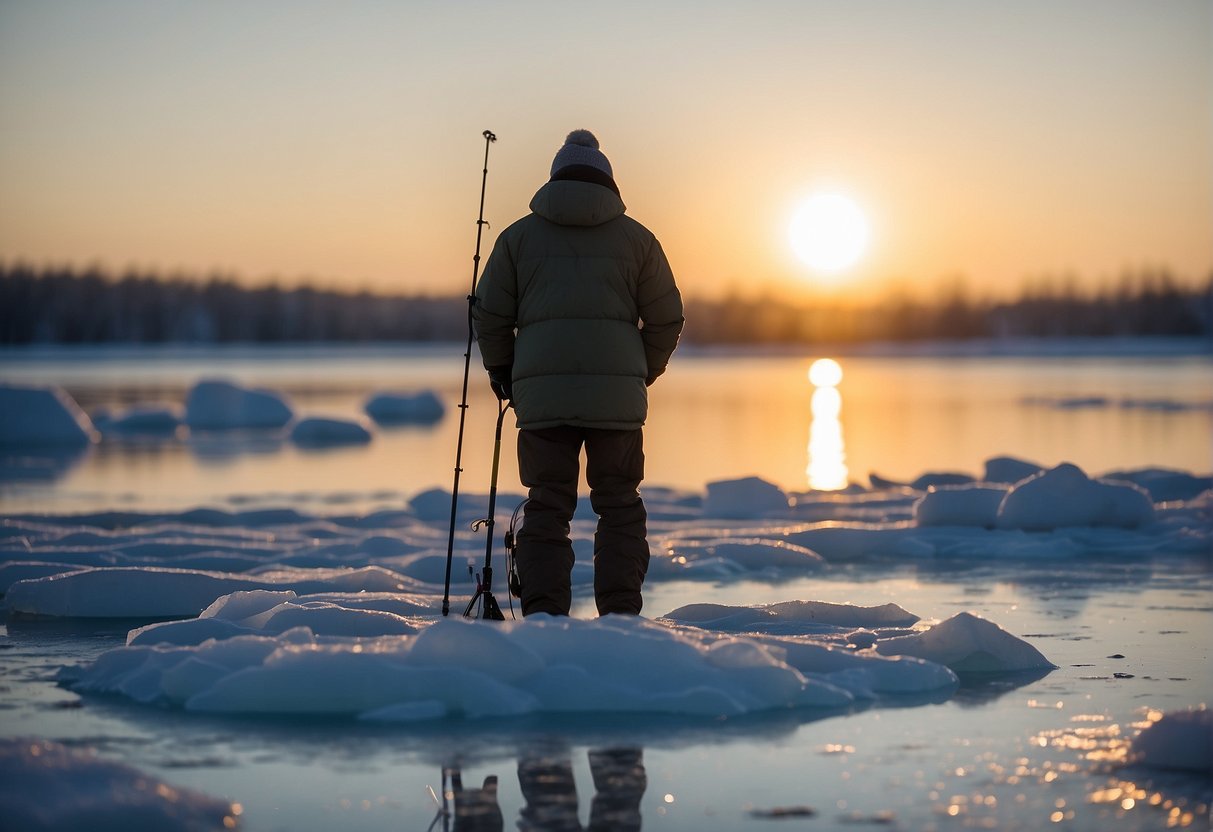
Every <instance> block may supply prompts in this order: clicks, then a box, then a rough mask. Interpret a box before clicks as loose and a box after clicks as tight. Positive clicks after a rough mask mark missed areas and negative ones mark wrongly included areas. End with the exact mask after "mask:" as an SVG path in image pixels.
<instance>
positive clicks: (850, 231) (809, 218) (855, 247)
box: [788, 193, 871, 274]
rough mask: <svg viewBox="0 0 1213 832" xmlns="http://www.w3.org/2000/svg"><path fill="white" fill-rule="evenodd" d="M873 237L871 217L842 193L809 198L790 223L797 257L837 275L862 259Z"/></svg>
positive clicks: (814, 268)
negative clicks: (869, 220)
mask: <svg viewBox="0 0 1213 832" xmlns="http://www.w3.org/2000/svg"><path fill="white" fill-rule="evenodd" d="M870 237H871V231H870V229H869V226H868V218H867V217H866V216H864V213H863V211H862V210H861V209H860V207H859V206H858V205H857V204H856V203H855V201H854V200H853V199H851V198H850V197H847V196H844V195H843V194H839V193H818V194H814V195H813V196H811V197H809V198H808V199H807V200H805V201H804V202H803V203H802V204H801V205H800V207H799V208H797V209H796V213H794V214H793V215H792V221H791V222H790V223H789V224H788V239H789V241H790V242H791V244H792V250H793V251H795V252H796V256H797V257H799V258H800V260H801V261H802V262H803V263H804V264H805V265H807V266H808V267H809V268H811V269H813V270H814V271H816V272H821V273H825V274H836V273H838V272H841V271H843V270H845V269H848V268H850V267H851V266H854V265H855V264H856V263H857V262H859V259H860V258H861V257H862V256H863V255H864V253H865V252H866V251H867V249H868V241H869V239H870Z"/></svg>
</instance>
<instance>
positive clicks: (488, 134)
mask: <svg viewBox="0 0 1213 832" xmlns="http://www.w3.org/2000/svg"><path fill="white" fill-rule="evenodd" d="M481 135H482V136H484V171H483V173H482V174H481V177H480V213H479V215H478V216H477V217H476V254H475V255H474V256H473V257H472V291H471V292H470V293H469V294H468V343H467V349H466V350H465V351H464V353H463V398H461V399H460V400H459V440H458V442H457V444H456V445H455V482H454V484H453V485H452V486H451V533H450V536H449V537H448V538H447V542H446V586H445V588H444V589H443V590H442V615H443V616H444V617H445V616H446V615H447V614H448V613H449V612H450V611H451V561H452V560H453V559H454V557H455V515H456V514H457V513H458V511H459V475H460V474H461V473H463V467H462V464H463V425H464V422H465V421H466V418H467V411H468V374H469V372H470V371H471V368H472V338H473V337H474V334H473V331H472V307H473V306H474V305H475V303H476V278H478V277H479V276H480V239H481V236H482V234H483V232H484V227H485V226H486V225H488V223H487V222H485V221H484V191H485V187H486V186H487V185H488V181H489V145H491V144H492V143H493V142H495V141H497V137H496V136H495V135H493V131H492V130H485V131H484V132H483V133H481ZM503 412H504V411H503ZM497 435H498V440H500V436H501V422H500V420H498V426H497ZM489 514H490V517H491V516H492V512H490V513H489ZM489 531H490V532H491V531H492V528H491V527H490V529H489ZM489 540H490V544H491V541H492V536H491V534H490V537H489Z"/></svg>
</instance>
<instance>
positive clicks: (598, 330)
mask: <svg viewBox="0 0 1213 832" xmlns="http://www.w3.org/2000/svg"><path fill="white" fill-rule="evenodd" d="M530 208H531V213H530V214H529V215H528V216H525V217H523V218H522V219H520V220H518V221H517V222H515V223H514V224H513V225H511V226H510V227H509V228H507V229H505V231H503V232H502V233H501V235H500V236H499V237H498V238H497V241H496V244H495V245H494V246H493V251H492V253H491V254H490V255H489V259H488V263H487V264H486V265H485V269H484V274H483V275H482V276H481V279H480V282H479V284H478V285H477V288H476V301H475V303H474V304H473V309H472V314H473V318H474V320H475V323H476V338H477V342H478V343H479V345H480V354H481V357H482V358H483V360H484V366H485V369H486V370H488V374H489V383H490V384H491V386H492V388H493V391H494V392H495V393H496V394H497V396H498V398H500V399H502V400H506V399H508V400H509V401H510V402H511V403H512V404H513V407H514V410H515V412H516V414H517V417H518V428H519V431H518V472H519V477H520V479H521V480H522V484H523V485H525V486H526V487H527V488H528V489H529V499H528V501H527V504H526V508H525V513H524V521H523V527H522V530H521V532H519V534H518V543H517V551H516V554H515V557H516V562H517V566H518V577H519V580H520V583H521V585H522V591H521V595H522V614H523V615H524V616H525V615H531V614H533V613H539V612H543V613H548V614H551V615H568V614H569V608H570V606H571V605H572V587H571V572H572V568H573V545H572V543H571V542H570V540H569V524H570V522H571V521H572V518H573V512H574V510H575V509H576V507H577V486H578V482H579V480H580V476H581V472H580V454H581V448H582V446H583V445H584V446H585V455H586V481H587V482H588V484H589V486H590V503H591V505H592V506H593V507H594V511H595V512H597V514H598V529H597V531H596V533H595V535H594V599H595V601H596V602H597V605H598V612H599V614H600V615H606V614H608V613H626V614H632V615H638V614H639V613H640V609H641V604H642V601H641V587H642V586H643V584H644V576H645V572H646V571H647V570H648V565H649V545H648V540H647V528H646V522H647V514H646V513H645V508H644V502H643V501H642V500H641V497H640V491H639V487H640V482H641V480H643V479H644V450H643V442H642V432H641V428H642V426H643V425H644V421H645V417H646V416H647V415H648V391H647V389H646V388H647V387H649V385H651V384H652V383H653V382H654V381H656V380H657V377H658V376H660V375H661V374H662V373H663V372H665V368H666V364H667V362H668V361H669V360H670V355H671V354H672V353H673V352H674V348H675V347H676V346H677V345H678V336H679V334H680V333H681V332H682V325H683V313H682V297H681V295H680V294H679V292H678V286H677V285H676V284H675V282H674V274H673V272H672V271H671V269H670V264H669V261H668V260H666V256H665V253H664V252H663V251H662V249H661V244H660V243H658V242H657V238H656V237H655V236H653V234H652V232H650V231H649V230H648V229H647V228H645V227H644V226H643V225H641V224H640V223H638V222H636V221H635V220H633V219H632V218H631V217H628V216H626V215H625V214H624V210H625V207H624V204H623V200H622V199H620V195H619V188H618V186H617V185H616V184H615V179H614V173H613V171H612V169H611V163H610V162H609V161H608V160H607V157H606V156H605V155H604V154H603V153H602V151H601V150H599V146H598V140H597V139H596V138H595V137H594V134H593V133H591V132H590V131H588V130H574V131H573V132H572V133H569V135H568V138H567V139H565V143H564V145H563V146H562V147H561V148H560V150H559V151H557V153H556V158H555V159H554V160H553V161H552V170H551V179H550V180H549V181H548V182H547V183H546V184H545V185H544V186H543V187H541V188H540V189H539V191H538V192H537V193H536V194H535V196H534V198H533V199H532V200H531V204H530Z"/></svg>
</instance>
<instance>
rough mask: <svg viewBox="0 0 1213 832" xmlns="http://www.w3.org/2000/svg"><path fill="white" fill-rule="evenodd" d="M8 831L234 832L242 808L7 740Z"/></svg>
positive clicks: (0, 751)
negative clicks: (227, 831) (209, 831)
mask: <svg viewBox="0 0 1213 832" xmlns="http://www.w3.org/2000/svg"><path fill="white" fill-rule="evenodd" d="M0 806H3V807H4V817H3V820H0V825H3V827H4V828H5V829H23V830H69V829H94V830H119V829H124V830H125V829H157V830H164V832H173V830H200V829H232V828H235V827H236V825H237V818H238V817H239V815H240V813H241V808H240V807H239V806H238V805H235V804H232V803H228V802H227V801H223V800H219V799H217V798H214V797H209V796H207V795H204V794H201V793H199V792H195V791H193V790H190V789H181V788H177V787H175V786H170V785H169V784H167V783H164V782H163V781H160V780H158V779H156V778H155V777H153V776H151V775H149V774H147V773H146V772H143V771H140V770H139V769H136V768H134V767H132V766H129V765H126V764H125V763H118V762H114V761H112V760H104V759H101V758H99V757H96V756H94V755H93V754H91V753H89V752H86V751H81V750H78V749H73V748H68V747H67V746H64V745H61V744H60V743H57V742H51V741H49V740H43V739H28V738H16V739H0Z"/></svg>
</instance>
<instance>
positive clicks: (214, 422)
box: [185, 379, 294, 430]
mask: <svg viewBox="0 0 1213 832" xmlns="http://www.w3.org/2000/svg"><path fill="white" fill-rule="evenodd" d="M293 416H294V411H293V410H292V409H291V406H290V404H289V403H288V402H287V400H286V398H285V397H284V396H283V395H282V394H281V393H277V392H275V391H273V390H262V389H255V388H247V387H241V386H240V385H237V384H234V383H232V382H230V381H223V380H218V379H208V380H205V381H200V382H198V383H197V384H195V385H194V386H193V387H191V388H190V390H189V393H187V394H186V397H185V421H186V424H188V425H189V426H190V428H191V429H200V430H225V429H230V428H280V427H283V426H284V425H286V423H287V422H289V421H290V420H291V418H292V417H293Z"/></svg>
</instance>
